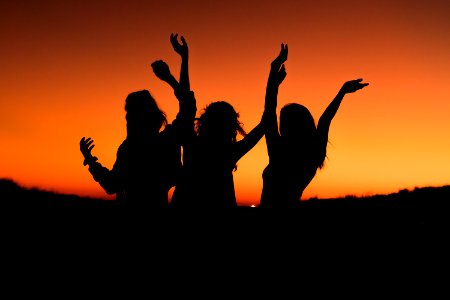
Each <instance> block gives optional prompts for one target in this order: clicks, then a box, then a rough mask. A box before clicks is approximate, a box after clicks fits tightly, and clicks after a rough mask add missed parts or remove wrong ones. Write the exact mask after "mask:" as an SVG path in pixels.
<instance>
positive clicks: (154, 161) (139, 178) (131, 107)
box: [80, 90, 181, 209]
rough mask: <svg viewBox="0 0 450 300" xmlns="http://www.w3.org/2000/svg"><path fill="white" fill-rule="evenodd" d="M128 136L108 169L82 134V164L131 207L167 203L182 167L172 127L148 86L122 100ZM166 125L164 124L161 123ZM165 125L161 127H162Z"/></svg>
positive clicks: (178, 146) (164, 204) (165, 204)
mask: <svg viewBox="0 0 450 300" xmlns="http://www.w3.org/2000/svg"><path fill="white" fill-rule="evenodd" d="M125 111H126V122H127V123H126V124H127V125H126V126H127V137H126V139H125V140H124V141H123V142H122V144H121V145H120V146H119V149H118V150H117V157H116V161H115V163H114V166H113V168H112V169H111V170H109V169H108V168H106V167H104V166H102V164H100V163H99V162H98V161H97V158H96V157H94V156H93V155H92V154H91V151H92V148H94V144H93V142H94V141H93V140H92V139H91V138H85V137H83V138H82V139H81V141H80V150H81V153H82V154H83V156H84V165H88V166H89V172H90V173H91V174H92V176H93V178H94V180H95V181H97V182H98V183H99V184H100V186H101V187H102V188H103V189H104V190H105V191H106V193H107V194H116V199H117V203H118V204H119V205H121V206H124V207H128V208H132V209H147V208H148V209H159V208H165V207H167V206H168V203H169V201H168V192H169V189H170V188H171V187H173V186H174V184H175V179H176V176H177V175H178V172H179V171H180V168H181V148H180V145H179V143H178V142H177V139H176V134H175V132H174V131H175V130H174V128H173V127H172V126H170V125H166V124H167V120H166V116H165V114H164V112H163V111H161V110H160V109H159V107H158V105H157V103H156V101H155V99H154V98H153V97H152V95H151V94H150V92H149V91H148V90H142V91H137V92H133V93H130V94H129V95H128V96H127V98H126V100H125ZM164 125H165V126H164ZM162 128H164V129H163V130H162V131H161V129H162Z"/></svg>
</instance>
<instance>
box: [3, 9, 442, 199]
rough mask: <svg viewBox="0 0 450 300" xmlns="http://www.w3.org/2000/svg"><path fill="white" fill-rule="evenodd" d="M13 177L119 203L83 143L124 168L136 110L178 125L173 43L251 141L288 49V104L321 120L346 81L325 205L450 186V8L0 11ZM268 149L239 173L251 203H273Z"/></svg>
mask: <svg viewBox="0 0 450 300" xmlns="http://www.w3.org/2000/svg"><path fill="white" fill-rule="evenodd" d="M0 1H1V3H0V43H1V46H0V92H1V96H0V97H1V98H0V143H1V147H0V178H10V179H13V180H15V181H16V182H18V183H19V184H21V185H24V186H26V187H39V188H43V189H46V190H51V191H55V192H61V193H74V194H78V195H81V196H93V197H102V198H108V199H112V198H113V197H111V196H107V195H106V193H105V192H104V191H103V189H101V187H100V186H99V185H98V184H97V183H96V182H95V181H94V180H93V179H92V176H91V175H90V173H89V172H88V170H87V167H84V166H83V164H82V162H83V158H82V155H81V153H80V151H79V140H80V138H81V137H83V136H90V137H92V138H93V139H94V141H95V145H96V146H95V148H94V150H93V154H94V155H95V156H97V157H99V160H100V162H101V163H102V164H103V165H105V166H106V167H108V168H111V167H112V165H113V163H114V160H115V156H116V151H117V147H118V146H119V145H120V143H121V142H122V140H123V139H124V138H125V134H126V131H125V124H126V123H125V111H124V101H125V98H126V96H127V95H128V93H130V92H133V91H137V90H142V89H148V90H149V91H150V92H151V93H152V95H153V96H154V97H155V98H156V100H157V101H158V103H159V105H160V107H161V108H162V109H163V110H164V111H165V112H166V114H167V116H168V119H169V121H172V120H173V119H174V117H175V115H176V113H177V110H178V103H177V101H176V99H175V97H174V95H173V93H172V91H171V89H170V87H169V86H168V85H167V84H165V83H163V82H161V81H160V80H159V79H157V78H156V77H155V76H154V74H153V72H152V70H151V68H150V63H151V62H153V61H154V60H157V59H163V60H165V61H166V62H167V63H168V64H169V66H170V68H171V70H172V72H173V73H174V74H176V76H177V77H178V74H179V66H180V62H181V60H180V58H179V56H178V55H177V54H176V53H175V52H174V51H173V49H172V46H171V44H170V41H169V37H170V33H179V34H180V35H183V36H184V37H185V38H186V40H187V42H188V44H189V51H190V79H191V88H192V89H193V90H194V91H195V94H196V98H197V107H198V108H199V111H200V110H201V109H202V108H204V107H205V105H207V104H209V103H210V102H212V101H216V100H225V101H228V102H229V103H231V104H232V105H233V106H234V107H235V109H236V110H237V111H238V112H239V113H240V116H241V121H242V122H243V123H244V128H245V129H246V130H247V131H250V130H251V129H252V128H253V126H255V125H256V124H257V123H258V122H259V120H260V118H261V114H262V111H263V105H264V93H265V86H266V83H267V77H268V72H269V68H270V62H271V61H272V60H273V59H274V58H275V57H276V55H277V54H278V52H279V49H280V44H281V43H286V44H288V45H289V57H288V61H287V62H286V71H287V77H286V79H285V81H284V82H283V84H282V85H281V87H280V92H279V95H278V99H279V106H278V108H279V109H280V108H281V107H282V106H283V105H285V104H287V103H290V102H298V103H301V104H303V105H305V106H306V107H308V108H309V109H310V111H311V113H312V115H313V116H314V118H315V119H316V121H317V120H318V119H319V117H320V115H321V113H322V112H323V110H324V109H325V108H326V106H327V105H328V104H329V103H330V101H331V100H332V99H333V98H334V96H335V95H336V93H337V92H338V90H339V89H340V87H341V85H342V84H343V83H344V82H345V81H347V80H351V79H356V78H363V79H364V82H368V83H370V85H369V86H367V87H366V88H364V89H363V90H360V91H358V92H356V93H354V94H349V95H347V96H346V97H345V99H344V101H343V102H342V104H341V107H340V109H339V111H338V113H337V115H336V117H335V118H334V120H333V122H332V124H331V129H330V135H329V139H330V143H329V145H328V158H327V160H326V164H325V168H324V169H322V170H320V171H319V172H318V173H317V176H316V177H315V178H314V179H313V181H312V182H311V184H310V185H309V186H308V187H307V189H306V190H305V192H304V199H308V198H310V197H318V198H330V197H341V196H345V195H357V196H365V195H373V194H384V193H392V192H397V191H398V190H399V189H404V188H408V189H409V188H414V187H423V186H440V185H446V184H450V1H449V0H428V1H422V0H400V1H399V0H394V1H393V0H386V1H384V0H383V1H365V0H359V1H348V0H346V1H336V0H329V1H324V0H314V1H301V0H289V1H281V0H280V1H274V0H272V1H265V0H255V1H248V0H240V1H235V0H228V1H207V0H189V1H187V0H176V1H171V0H165V1H162V0H161V1H154V0H149V1H143V0H142V1H136V0H126V1H125V0H123V1H117V0H108V1H95V0H89V1H88V0H65V1H59V0H27V1H21V0H15V1H6V0H0ZM267 163H268V157H267V152H266V146H265V140H264V138H263V139H262V140H261V141H260V142H259V143H258V144H257V146H256V147H255V148H254V149H252V150H251V151H250V152H249V153H248V154H247V155H246V156H244V157H243V158H242V159H241V160H240V161H239V163H238V170H237V171H236V172H235V173H234V178H235V188H236V196H237V199H238V204H241V205H250V204H258V203H259V197H260V193H261V188H262V177H261V176H262V171H263V169H264V168H265V166H266V165H267Z"/></svg>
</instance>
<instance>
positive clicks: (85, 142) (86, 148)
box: [80, 137, 97, 165]
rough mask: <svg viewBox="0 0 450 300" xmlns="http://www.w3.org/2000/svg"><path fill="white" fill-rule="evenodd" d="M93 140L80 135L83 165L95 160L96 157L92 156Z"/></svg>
mask: <svg viewBox="0 0 450 300" xmlns="http://www.w3.org/2000/svg"><path fill="white" fill-rule="evenodd" d="M94 147H95V145H94V140H93V139H91V138H90V137H88V138H87V139H86V138H85V137H82V138H81V140H80V151H81V153H82V154H83V157H84V162H83V165H87V164H89V163H92V162H95V161H97V157H95V156H92V153H91V151H92V148H94Z"/></svg>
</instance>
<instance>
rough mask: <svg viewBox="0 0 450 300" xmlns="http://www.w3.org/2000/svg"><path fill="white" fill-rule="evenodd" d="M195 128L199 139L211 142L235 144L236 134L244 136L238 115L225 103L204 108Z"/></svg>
mask: <svg viewBox="0 0 450 300" xmlns="http://www.w3.org/2000/svg"><path fill="white" fill-rule="evenodd" d="M196 127H197V132H198V135H199V137H201V138H202V139H204V140H208V141H212V142H235V141H236V136H237V134H238V133H240V134H241V135H243V136H245V135H246V133H245V131H244V129H243V128H242V123H241V122H239V114H238V113H237V112H236V111H235V110H234V108H233V106H232V105H231V104H229V103H227V102H225V101H217V102H212V103H211V104H209V105H208V106H206V108H205V109H204V111H203V113H202V115H201V116H200V118H199V119H198V120H197V124H196Z"/></svg>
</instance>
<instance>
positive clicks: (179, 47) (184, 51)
mask: <svg viewBox="0 0 450 300" xmlns="http://www.w3.org/2000/svg"><path fill="white" fill-rule="evenodd" d="M180 39H181V43H180V42H179V41H178V33H176V34H173V33H171V34H170V43H171V44H172V47H173V50H175V52H176V53H178V54H179V55H181V56H187V55H188V53H189V50H188V45H187V43H186V40H185V39H184V37H183V36H181V37H180Z"/></svg>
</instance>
